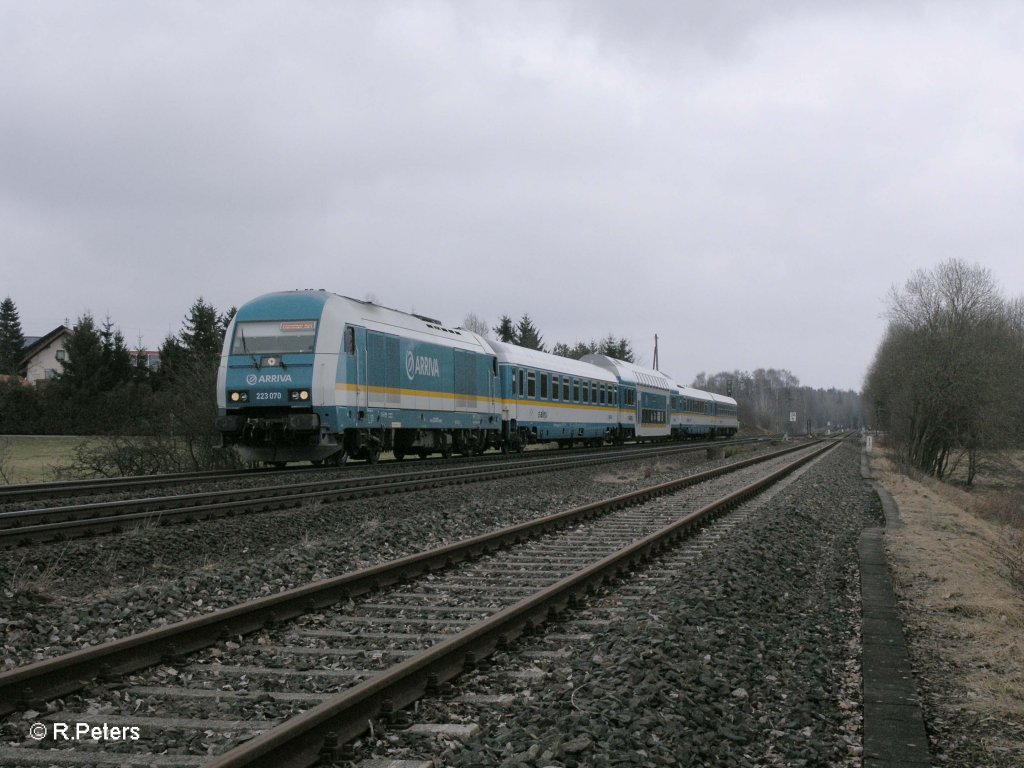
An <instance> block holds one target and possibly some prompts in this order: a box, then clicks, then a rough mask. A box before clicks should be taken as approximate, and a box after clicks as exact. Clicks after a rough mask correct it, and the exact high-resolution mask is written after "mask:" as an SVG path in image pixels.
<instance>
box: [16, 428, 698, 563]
mask: <svg viewBox="0 0 1024 768" xmlns="http://www.w3.org/2000/svg"><path fill="white" fill-rule="evenodd" d="M697 450H704V448H703V447H699V446H686V447H682V446H678V445H676V446H672V447H659V448H654V449H648V450H646V451H643V452H639V453H638V452H636V451H635V450H631V451H629V452H628V454H627V455H626V456H625V458H627V459H630V460H635V459H645V458H649V457H652V456H660V455H664V454H666V453H686V452H692V451H697ZM622 458H623V456H622V454H620V453H614V454H612V453H609V454H601V455H585V456H562V457H559V458H554V459H551V458H539V459H528V460H525V461H519V462H516V463H515V464H502V465H500V466H495V465H493V464H488V465H485V466H461V467H446V468H443V469H436V468H435V469H424V470H415V471H412V472H403V473H398V474H388V475H384V476H379V475H378V476H372V477H365V476H364V477H344V478H333V479H329V480H316V481H312V482H308V483H292V484H288V485H275V486H264V487H256V488H243V489H230V490H222V491H202V492H199V493H191V494H181V495H177V496H158V497H150V498H140V499H122V500H118V501H106V502H91V503H87V504H79V505H68V506H61V507H47V508H44V509H29V510H17V511H11V512H0V547H2V546H10V545H11V544H19V543H25V542H29V541H37V540H49V539H59V538H66V537H70V536H74V535H82V534H85V533H97V532H102V531H111V530H122V529H125V528H128V527H131V526H137V525H143V524H145V523H147V522H152V523H155V524H163V523H164V522H167V521H170V520H173V519H175V518H185V519H186V520H191V519H198V518H210V517H216V516H221V515H231V514H237V513H245V512H251V511H261V512H266V511H271V510H276V509H287V508H290V507H296V506H300V505H301V504H303V503H304V502H306V501H309V500H311V499H317V498H319V499H323V498H329V499H333V500H343V499H350V498H360V497H363V496H381V495H387V494H393V493H403V492H409V491H416V490H422V489H425V488H431V487H438V486H442V485H452V484H462V483H470V482H480V481H482V480H493V479H500V478H502V477H508V476H516V475H520V474H523V473H526V472H530V473H533V472H549V471H556V470H560V469H566V468H574V467H586V466H590V465H594V464H603V463H609V462H612V461H618V460H620V459H622ZM111 513H113V514H111ZM54 518H57V520H56V521H53V519H54Z"/></svg>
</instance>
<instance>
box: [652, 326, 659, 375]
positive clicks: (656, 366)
mask: <svg viewBox="0 0 1024 768" xmlns="http://www.w3.org/2000/svg"><path fill="white" fill-rule="evenodd" d="M653 368H654V370H656V371H657V370H659V368H658V334H654V366H653Z"/></svg>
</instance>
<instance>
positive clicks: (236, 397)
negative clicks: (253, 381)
mask: <svg viewBox="0 0 1024 768" xmlns="http://www.w3.org/2000/svg"><path fill="white" fill-rule="evenodd" d="M228 400H230V401H231V402H232V403H248V402H249V392H248V391H247V390H244V389H235V390H232V391H231V392H228Z"/></svg>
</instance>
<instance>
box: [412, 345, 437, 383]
mask: <svg viewBox="0 0 1024 768" xmlns="http://www.w3.org/2000/svg"><path fill="white" fill-rule="evenodd" d="M405 375H406V376H408V377H409V381H412V380H413V378H414V377H416V376H435V377H436V376H440V375H441V366H440V364H438V362H437V358H436V357H424V356H422V355H414V354H413V353H412V350H411V349H410V350H409V351H408V352H406V353H405Z"/></svg>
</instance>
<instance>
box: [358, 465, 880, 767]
mask: <svg viewBox="0 0 1024 768" xmlns="http://www.w3.org/2000/svg"><path fill="white" fill-rule="evenodd" d="M857 462H858V459H857V452H856V446H855V445H850V446H841V447H840V448H839V449H837V450H836V451H833V452H832V453H831V454H830V455H829V456H828V457H826V458H825V459H823V460H822V461H820V462H818V463H817V465H815V466H813V467H811V468H809V469H808V470H807V471H806V472H805V473H804V474H803V475H802V476H801V477H800V478H798V479H796V480H794V481H793V482H792V483H791V484H790V485H789V486H788V487H786V488H785V489H783V490H781V491H779V492H777V493H776V494H775V496H774V497H773V498H771V499H770V500H768V501H767V502H764V503H763V509H762V510H761V511H760V512H759V513H758V514H757V515H755V516H754V517H753V519H751V520H750V521H749V524H748V525H745V526H738V527H736V528H734V529H733V530H732V531H731V532H730V533H729V534H728V535H727V536H723V537H721V538H719V539H718V541H717V542H716V543H714V544H713V545H710V546H709V547H708V548H707V549H706V551H704V552H703V554H701V555H699V556H698V557H696V558H695V559H694V560H692V561H691V562H690V563H688V564H683V565H678V566H677V567H676V568H675V570H674V571H673V575H674V578H673V579H672V580H671V581H670V582H667V583H666V582H663V581H659V582H656V586H653V587H649V588H648V589H646V590H645V591H644V599H643V600H642V601H637V600H625V599H622V598H621V596H617V595H619V590H617V589H615V588H612V589H611V590H606V591H605V593H604V594H603V595H602V596H599V597H597V598H594V599H592V600H591V602H590V605H589V606H588V608H587V610H586V611H583V612H576V613H574V615H573V616H569V617H567V618H566V620H565V621H563V622H561V623H559V624H556V625H552V626H549V627H546V628H545V632H548V633H557V634H559V635H562V634H564V633H572V632H580V631H585V632H588V633H592V637H591V639H590V640H589V641H588V642H587V643H586V644H585V646H584V647H582V648H581V647H580V645H579V644H571V643H570V644H568V645H566V646H565V650H566V651H567V653H566V654H565V656H564V658H559V657H558V655H556V656H555V657H554V658H550V659H533V660H531V662H530V663H529V664H530V665H531V666H532V667H533V668H539V669H541V670H543V671H544V673H545V676H544V679H543V680H542V681H537V680H532V681H530V682H529V683H526V684H523V683H519V684H516V683H514V682H509V681H510V680H514V679H515V678H514V677H513V675H514V672H515V670H517V669H522V668H523V661H522V654H524V653H529V651H530V650H536V649H541V648H548V649H550V648H551V645H550V644H549V643H545V641H544V637H543V636H540V637H535V638H526V639H522V640H520V641H519V642H518V643H517V644H516V646H515V648H513V649H512V650H511V651H510V653H509V654H502V655H500V656H497V657H495V659H494V660H495V666H494V667H492V668H491V669H489V670H487V671H486V672H485V673H474V674H473V675H471V676H468V677H467V678H465V679H463V680H462V681H460V682H459V683H458V684H457V686H456V692H457V693H484V694H490V695H494V694H499V693H505V694H509V693H512V694H514V695H515V696H516V703H515V705H514V706H513V707H510V708H509V709H508V710H505V709H502V708H495V707H481V708H478V709H476V710H474V711H471V712H467V711H466V710H465V707H464V705H461V704H458V703H455V702H454V700H452V701H446V700H434V701H432V702H430V703H427V702H422V703H421V704H422V705H423V706H424V707H433V708H434V710H433V711H432V715H433V717H435V718H436V719H438V720H439V721H440V722H445V721H446V720H447V721H456V722H458V721H461V720H466V719H471V720H472V721H474V722H477V723H478V724H479V725H480V726H481V733H480V735H479V736H478V737H477V738H475V739H473V740H471V741H468V742H467V743H465V744H463V743H460V742H458V741H457V740H452V739H438V740H437V741H436V742H435V745H434V751H435V759H436V760H437V761H439V762H440V763H442V764H444V765H446V766H462V767H463V768H468V767H469V766H501V768H543V767H544V766H552V767H559V768H574V767H577V768H582V767H583V766H587V767H588V768H590V767H593V768H601V767H602V766H709V765H715V766H849V767H851V768H852V767H853V766H859V765H861V760H862V748H861V743H862V739H861V733H862V722H861V712H862V707H861V701H860V690H861V678H860V664H859V658H860V640H859V627H860V587H859V575H858V566H857V562H858V559H857V540H858V537H859V535H860V533H861V530H862V529H863V528H865V527H870V526H875V525H879V524H880V521H881V512H880V506H879V504H878V500H877V497H876V496H875V495H874V493H873V492H872V491H871V490H870V489H869V488H867V486H866V485H865V484H864V482H863V480H862V479H861V478H860V475H859V473H858V471H857V467H858V463H857ZM662 567H663V566H662ZM649 568H650V569H652V570H657V571H658V575H659V576H660V575H664V571H661V570H660V568H661V567H659V565H658V564H657V563H655V564H652V565H651V566H650V567H649ZM635 578H636V582H635V583H636V584H638V585H642V584H643V572H639V573H638V574H636V575H635ZM623 589H626V587H623ZM633 591H634V593H635V591H636V590H635V589H634V590H633ZM609 617H611V618H612V621H611V623H610V624H609V625H608V626H607V628H605V629H593V628H588V626H583V628H582V629H581V628H580V626H574V624H573V621H574V618H576V619H579V618H583V619H587V618H590V619H594V618H606V619H607V618H609ZM517 654H519V655H517ZM503 673H507V674H505V676H504V677H503V676H502V675H503ZM496 681H497V682H496ZM500 681H504V682H503V683H502V682H500ZM496 686H497V687H496ZM396 734H398V736H397V738H396V735H395V734H390V735H389V734H386V733H383V734H377V736H376V743H373V741H372V740H369V739H368V740H366V743H365V744H364V748H365V750H366V752H365V753H366V754H370V753H376V754H379V755H385V754H394V750H395V747H396V742H397V747H398V749H399V751H403V750H402V748H401V745H402V738H401V736H400V734H401V732H400V731H397V732H396ZM404 751H405V752H406V753H411V754H416V753H419V755H420V756H422V748H420V749H416V748H411V749H406V750H404Z"/></svg>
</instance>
